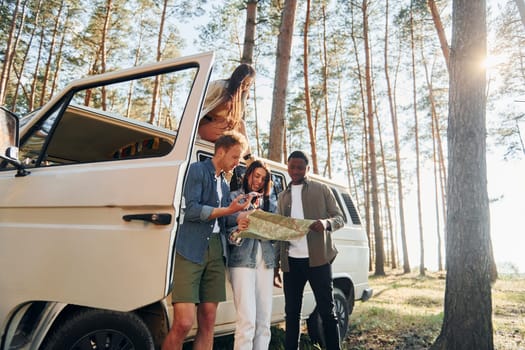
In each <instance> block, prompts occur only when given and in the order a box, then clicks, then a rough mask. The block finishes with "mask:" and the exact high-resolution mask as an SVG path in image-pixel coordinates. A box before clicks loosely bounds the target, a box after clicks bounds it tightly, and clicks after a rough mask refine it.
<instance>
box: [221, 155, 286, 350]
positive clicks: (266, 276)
mask: <svg viewBox="0 0 525 350" xmlns="http://www.w3.org/2000/svg"><path fill="white" fill-rule="evenodd" d="M270 180H271V174H270V170H269V169H268V167H267V166H266V164H265V163H263V162H262V161H261V160H255V161H253V162H252V163H251V164H250V166H249V167H248V169H247V170H246V173H245V174H244V178H243V182H242V187H241V188H240V189H239V190H237V191H233V192H231V194H230V195H231V198H237V197H239V195H241V194H244V195H247V194H248V193H251V194H252V198H253V200H252V203H251V204H250V206H249V207H248V208H247V210H257V209H262V210H264V211H269V212H274V211H275V209H276V201H275V200H273V199H271V198H270V188H271V182H270ZM254 192H255V193H257V195H255V194H254ZM275 266H276V265H275V254H274V247H273V244H272V242H270V241H264V240H258V239H252V238H243V239H241V240H235V239H233V238H232V239H230V245H229V251H228V268H229V272H230V280H231V284H232V289H233V302H234V304H235V309H236V312H237V321H236V325H235V342H234V346H233V348H234V350H251V349H253V350H267V349H268V346H269V344H270V338H271V332H270V323H271V316H272V294H273V283H272V281H273V269H274V268H275Z"/></svg>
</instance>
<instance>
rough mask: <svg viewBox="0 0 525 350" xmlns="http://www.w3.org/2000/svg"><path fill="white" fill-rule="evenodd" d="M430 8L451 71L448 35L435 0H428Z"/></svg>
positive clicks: (446, 62)
mask: <svg viewBox="0 0 525 350" xmlns="http://www.w3.org/2000/svg"><path fill="white" fill-rule="evenodd" d="M427 4H428V8H429V9H430V13H431V14H432V20H433V21H434V27H435V28H436V32H437V35H438V38H439V44H440V45H441V51H442V52H443V57H444V58H445V64H446V65H447V69H448V70H449V71H450V69H449V66H450V63H449V61H450V59H449V56H450V50H449V49H448V41H447V36H446V34H445V30H444V29H443V23H442V22H441V16H440V15H439V10H438V8H437V6H436V1H435V0H428V1H427Z"/></svg>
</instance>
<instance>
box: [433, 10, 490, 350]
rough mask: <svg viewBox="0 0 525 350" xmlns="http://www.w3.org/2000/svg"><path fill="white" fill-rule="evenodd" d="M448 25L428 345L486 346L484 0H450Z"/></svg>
mask: <svg viewBox="0 0 525 350" xmlns="http://www.w3.org/2000/svg"><path fill="white" fill-rule="evenodd" d="M452 22H453V23H452V46H451V55H450V88H449V118H448V134H447V139H448V160H449V168H448V171H449V176H448V184H447V201H448V206H447V241H446V252H447V257H446V261H447V277H446V289H445V312H444V318H443V325H442V328H441V333H440V335H439V336H438V338H437V339H436V341H435V343H434V344H433V345H432V349H434V350H436V349H459V350H461V349H465V350H467V349H468V350H470V349H477V350H491V349H494V344H493V328H492V298H491V283H490V282H491V281H490V270H491V248H490V225H489V205H488V194H487V164H486V140H485V138H486V126H485V122H486V116H485V111H486V110H485V109H486V94H485V88H486V77H485V75H486V72H485V68H484V67H482V65H481V63H482V62H483V60H484V59H485V57H486V53H487V49H486V45H487V44H486V41H487V27H486V3H485V1H484V0H480V1H471V0H454V1H453V9H452Z"/></svg>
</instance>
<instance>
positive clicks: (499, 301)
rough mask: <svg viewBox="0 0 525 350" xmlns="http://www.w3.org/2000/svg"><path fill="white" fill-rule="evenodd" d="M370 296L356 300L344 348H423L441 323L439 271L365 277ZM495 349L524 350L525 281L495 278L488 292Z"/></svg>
mask: <svg viewBox="0 0 525 350" xmlns="http://www.w3.org/2000/svg"><path fill="white" fill-rule="evenodd" d="M369 282H370V285H371V287H372V288H373V289H374V296H373V297H372V298H371V299H370V300H369V301H367V302H364V303H362V302H357V303H356V305H355V308H354V312H353V314H352V315H351V317H350V327H349V331H348V333H347V335H346V341H345V344H344V349H347V350H348V349H352V350H361V349H363V350H364V349H366V350H390V349H392V350H394V349H406V350H419V349H428V348H429V347H430V345H431V344H432V343H433V342H434V340H435V339H436V337H437V336H438V335H439V332H440V329H441V323H442V319H443V299H444V295H445V294H444V293H445V275H444V273H430V272H429V273H427V275H426V276H425V277H420V276H419V274H418V273H414V274H400V273H399V272H397V273H396V272H395V271H394V272H389V273H388V274H387V277H381V278H377V277H373V276H370V280H369ZM492 299H493V303H492V304H493V307H492V308H493V328H494V348H495V349H498V350H525V277H524V276H512V277H511V276H500V278H499V279H498V281H496V283H495V284H494V285H493V288H492Z"/></svg>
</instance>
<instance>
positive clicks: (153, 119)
mask: <svg viewBox="0 0 525 350" xmlns="http://www.w3.org/2000/svg"><path fill="white" fill-rule="evenodd" d="M167 7H168V0H164V2H163V5H162V15H161V17H160V24H159V35H158V37H157V57H156V59H157V62H159V61H160V60H161V59H162V35H163V33H164V23H165V22H166V11H167ZM159 94H160V76H159V75H157V76H155V82H154V83H153V94H152V96H151V111H150V117H149V122H150V124H153V125H159V122H160V115H157V98H158V96H159Z"/></svg>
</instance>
